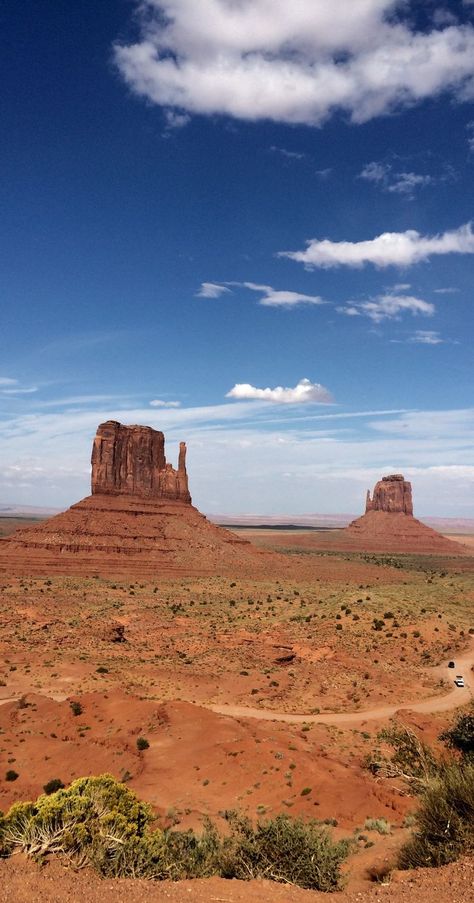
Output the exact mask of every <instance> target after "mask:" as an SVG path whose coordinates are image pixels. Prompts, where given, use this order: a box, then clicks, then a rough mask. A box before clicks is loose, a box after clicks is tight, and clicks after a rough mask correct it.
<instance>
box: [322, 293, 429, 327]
mask: <svg viewBox="0 0 474 903" xmlns="http://www.w3.org/2000/svg"><path fill="white" fill-rule="evenodd" d="M337 311H338V313H341V314H346V316H349V317H358V316H364V317H369V319H370V320H372V321H373V322H374V323H381V322H382V320H398V319H400V316H401V314H404V313H410V314H413V315H414V316H416V315H418V314H421V315H422V316H425V317H431V316H433V314H434V312H435V306H434V304H431V302H430V301H423V299H422V298H415V297H413V295H398V294H392V293H390V292H389V293H387V294H385V295H378V296H377V297H376V298H372V299H370V300H369V301H352V302H351V304H349V305H347V306H345V307H338V308H337Z"/></svg>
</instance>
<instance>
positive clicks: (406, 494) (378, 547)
mask: <svg viewBox="0 0 474 903" xmlns="http://www.w3.org/2000/svg"><path fill="white" fill-rule="evenodd" d="M340 536H341V541H340V547H341V548H344V549H349V548H351V549H353V550H354V551H362V550H363V551H382V552H406V553H413V554H416V553H419V554H422V555H429V554H432V555H434V554H443V553H444V554H450V555H463V554H466V549H464V548H463V546H461V545H460V544H459V543H457V542H453V541H452V540H450V539H446V537H444V536H442V535H441V533H437V531H436V530H432V529H431V527H428V526H426V524H422V523H421V521H419V520H417V519H416V518H415V517H413V500H412V492H411V483H409V482H408V481H407V480H405V478H404V476H403V475H402V474H401V473H393V474H389V476H386V477H382V479H381V480H379V482H378V483H376V484H375V488H374V491H373V493H372V496H371V494H370V491H369V492H367V499H366V504H365V514H363V515H362V517H358V518H357V519H356V520H353V521H352V523H351V524H349V526H348V527H346V529H345V530H343V531H342V532H341V534H340Z"/></svg>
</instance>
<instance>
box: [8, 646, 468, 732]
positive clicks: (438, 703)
mask: <svg viewBox="0 0 474 903" xmlns="http://www.w3.org/2000/svg"><path fill="white" fill-rule="evenodd" d="M455 662H456V666H455V668H448V663H447V662H445V664H443V665H438V666H437V667H436V668H432V669H430V672H431V674H433V673H434V674H436V675H438V676H439V677H440V678H441V677H444V678H445V679H446V680H449V681H450V682H451V683H453V689H452V690H451V692H450V693H444V694H443V695H442V696H432V697H431V698H430V699H424V700H423V701H422V702H417V701H416V700H411V701H408V702H404V703H398V704H397V705H382V706H376V707H374V708H372V709H362V710H361V711H359V712H324V713H323V714H315V713H314V712H306V713H298V714H296V713H291V712H274V711H270V710H269V709H259V708H257V707H252V706H239V705H212V704H208V705H206V704H205V703H200V706H201V707H202V708H205V709H209V710H210V711H212V712H216V714H218V715H228V716H229V717H230V718H257V719H258V720H259V721H284V722H286V723H287V724H308V723H313V724H334V725H337V724H341V725H342V724H344V725H360V724H363V723H365V722H366V721H376V720H381V719H385V718H390V717H391V716H392V715H394V714H395V713H396V712H399V711H400V710H401V709H410V711H411V712H423V713H424V714H431V713H434V712H449V711H451V710H452V709H457V708H458V707H459V706H461V705H465V704H466V703H468V702H469V701H470V700H471V699H472V698H473V697H474V692H473V687H474V675H473V673H472V672H473V671H474V642H473V641H471V646H470V649H468V650H466V652H465V653H463V654H462V655H460V656H458V657H457V658H456V660H455ZM457 674H462V675H463V677H464V683H465V686H464V688H461V687H455V686H454V678H455V676H456V675H457ZM35 692H36V691H35ZM16 698H18V697H15V696H8V697H6V698H4V699H0V705H5V704H6V703H7V702H14V701H15V699H16ZM47 698H49V699H54V700H55V701H56V702H63V701H64V700H65V699H67V696H64V695H62V696H58V695H51V696H48V697H47Z"/></svg>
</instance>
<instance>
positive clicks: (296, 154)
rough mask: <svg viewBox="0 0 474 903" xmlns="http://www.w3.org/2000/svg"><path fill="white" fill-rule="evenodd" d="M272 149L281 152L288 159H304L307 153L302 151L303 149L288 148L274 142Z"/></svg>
mask: <svg viewBox="0 0 474 903" xmlns="http://www.w3.org/2000/svg"><path fill="white" fill-rule="evenodd" d="M270 150H271V152H272V153H273V154H279V155H280V156H281V157H284V158H285V159H286V160H304V158H305V157H306V154H304V153H302V151H292V150H287V148H286V147H278V146H277V145H276V144H272V146H271V147H270Z"/></svg>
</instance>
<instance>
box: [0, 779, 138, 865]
mask: <svg viewBox="0 0 474 903" xmlns="http://www.w3.org/2000/svg"><path fill="white" fill-rule="evenodd" d="M151 820H152V812H151V809H150V807H149V806H147V805H146V804H145V803H142V802H140V801H139V800H138V799H137V797H136V796H135V794H134V793H132V791H131V790H129V789H128V788H127V787H125V785H124V784H119V783H118V782H117V781H116V780H115V779H114V778H113V777H112V776H111V775H101V776H100V777H94V778H80V779H79V780H77V781H74V783H73V784H71V786H70V787H68V788H67V789H61V790H57V791H56V792H54V793H51V794H50V795H49V796H48V795H46V794H45V795H44V796H40V797H38V799H37V800H36V802H35V803H15V804H14V805H13V806H12V807H11V809H10V810H9V812H8V813H7V815H6V817H5V829H4V843H5V844H6V845H7V846H8V848H9V849H10V850H11V852H14V851H16V850H18V851H22V852H24V853H27V854H28V855H30V856H34V857H35V858H43V857H44V856H47V855H48V854H50V853H57V854H65V855H67V856H68V857H69V858H75V859H79V860H80V861H82V862H86V863H90V864H96V861H97V862H99V861H101V860H102V859H103V858H104V857H105V858H109V859H113V858H114V857H116V856H117V854H118V852H119V851H120V849H121V848H122V847H123V846H124V845H126V844H127V843H128V842H132V841H133V840H136V839H139V838H141V837H143V835H144V832H145V829H146V828H147V827H148V825H149V824H150V822H151Z"/></svg>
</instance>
